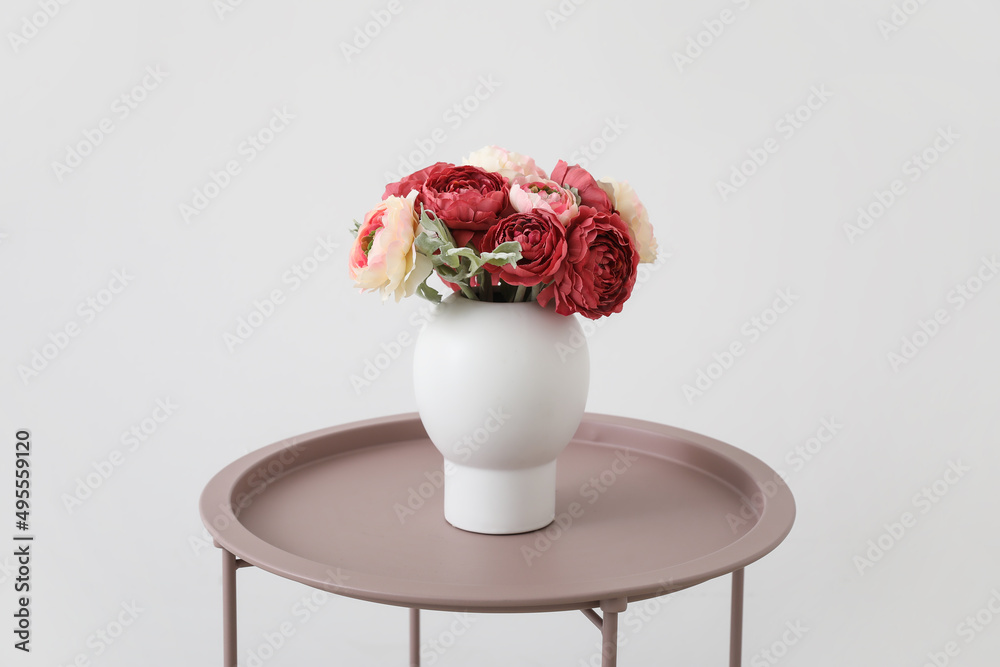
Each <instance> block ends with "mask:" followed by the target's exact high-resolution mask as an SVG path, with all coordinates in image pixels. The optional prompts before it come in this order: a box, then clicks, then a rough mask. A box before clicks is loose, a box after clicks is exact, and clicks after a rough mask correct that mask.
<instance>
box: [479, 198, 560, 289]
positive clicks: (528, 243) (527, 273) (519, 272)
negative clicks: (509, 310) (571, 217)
mask: <svg viewBox="0 0 1000 667" xmlns="http://www.w3.org/2000/svg"><path fill="white" fill-rule="evenodd" d="M507 241H517V242H519V243H520V244H521V257H522V259H521V260H520V261H519V262H518V263H517V265H516V266H514V265H510V264H507V265H504V266H493V265H491V264H487V265H486V270H487V271H489V272H490V273H491V274H493V275H494V276H499V277H500V279H502V280H503V281H505V282H507V283H508V284H510V285H527V286H532V285H537V284H539V283H546V282H548V281H550V280H552V278H553V277H554V276H555V274H556V273H557V272H558V271H559V269H560V267H562V263H563V259H565V257H566V252H567V246H566V232H565V229H564V227H563V224H562V223H561V222H559V220H557V219H556V217H555V216H554V215H552V214H551V213H549V212H547V211H541V210H536V211H531V212H529V213H515V214H513V215H508V216H507V217H506V218H502V219H501V220H500V221H499V222H497V224H495V225H493V226H492V227H490V228H489V229H488V230H486V236H484V237H483V240H482V242H481V243H480V246H479V250H480V252H490V251H493V250H495V249H496V247H497V246H498V245H500V244H501V243H506V242H507Z"/></svg>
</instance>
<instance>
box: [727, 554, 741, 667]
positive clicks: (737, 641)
mask: <svg viewBox="0 0 1000 667" xmlns="http://www.w3.org/2000/svg"><path fill="white" fill-rule="evenodd" d="M742 652H743V568H740V569H738V570H735V571H734V572H733V600H732V615H731V616H730V619H729V667H740V664H741V663H742V661H743V656H742Z"/></svg>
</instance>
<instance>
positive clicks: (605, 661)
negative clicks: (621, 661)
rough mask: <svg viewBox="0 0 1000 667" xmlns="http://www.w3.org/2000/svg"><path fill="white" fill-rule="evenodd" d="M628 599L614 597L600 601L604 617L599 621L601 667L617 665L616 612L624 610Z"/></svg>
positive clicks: (614, 666) (615, 666)
mask: <svg viewBox="0 0 1000 667" xmlns="http://www.w3.org/2000/svg"><path fill="white" fill-rule="evenodd" d="M627 606H628V601H627V600H626V599H625V598H615V599H612V600H602V601H601V611H602V612H604V618H603V620H602V621H601V667H617V666H618V612H620V611H625V608H626V607H627Z"/></svg>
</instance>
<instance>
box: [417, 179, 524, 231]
mask: <svg viewBox="0 0 1000 667" xmlns="http://www.w3.org/2000/svg"><path fill="white" fill-rule="evenodd" d="M509 192H510V187H509V185H508V184H507V179H505V178H504V177H503V176H501V175H500V174H496V173H493V172H489V171H483V170H482V169H480V168H479V167H470V166H465V167H448V168H447V169H441V170H440V171H436V172H434V173H433V174H431V175H429V176H428V178H427V180H426V181H424V183H423V185H422V186H421V187H420V194H419V195H417V200H416V201H417V210H420V206H423V207H425V208H426V209H427V210H429V211H433V212H434V214H435V215H436V216H437V217H438V218H440V219H441V221H442V222H443V223H444V224H445V225H447V226H448V228H449V229H451V230H452V231H453V232H454V231H456V230H461V231H482V230H485V229H488V228H489V227H490V226H491V225H493V224H494V223H495V222H496V221H497V220H498V219H499V218H500V214H501V213H502V212H503V210H504V209H505V208H507V204H508V194H509ZM456 240H457V239H456Z"/></svg>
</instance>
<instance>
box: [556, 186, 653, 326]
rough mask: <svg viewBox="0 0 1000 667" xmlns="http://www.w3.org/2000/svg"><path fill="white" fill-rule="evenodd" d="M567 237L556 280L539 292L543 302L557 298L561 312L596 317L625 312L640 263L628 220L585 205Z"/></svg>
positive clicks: (559, 311)
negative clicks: (564, 254) (564, 258)
mask: <svg viewBox="0 0 1000 667" xmlns="http://www.w3.org/2000/svg"><path fill="white" fill-rule="evenodd" d="M566 240H567V247H568V251H567V255H566V260H565V261H564V262H563V264H562V269H561V270H560V271H559V272H558V273H557V274H556V276H555V280H554V282H552V283H551V284H550V285H548V286H547V287H546V288H545V289H543V290H542V291H541V292H539V294H538V303H539V304H541V305H542V306H547V305H548V304H549V302H550V301H554V302H555V309H556V312H557V313H559V314H560V315H570V314H572V313H580V314H581V315H583V316H584V317H588V318H590V319H592V320H596V319H597V318H598V317H602V316H605V315H610V314H612V313H619V312H621V310H622V304H624V303H625V301H626V300H628V298H629V296H631V295H632V287H633V286H634V285H635V276H636V272H637V270H638V268H639V253H638V252H637V251H636V248H635V245H634V244H633V243H632V238H631V236H630V235H629V230H628V226H627V225H626V224H625V223H624V222H623V221H622V219H621V217H620V216H619V215H618V214H617V213H613V212H612V213H608V212H604V211H598V210H596V209H594V208H591V207H590V206H581V207H580V216H579V217H578V218H577V219H576V220H574V221H573V222H572V223H571V224H570V226H569V228H568V229H567V230H566Z"/></svg>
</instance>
